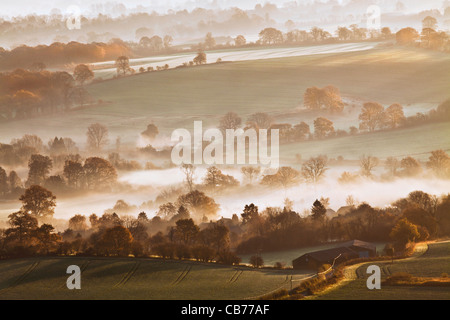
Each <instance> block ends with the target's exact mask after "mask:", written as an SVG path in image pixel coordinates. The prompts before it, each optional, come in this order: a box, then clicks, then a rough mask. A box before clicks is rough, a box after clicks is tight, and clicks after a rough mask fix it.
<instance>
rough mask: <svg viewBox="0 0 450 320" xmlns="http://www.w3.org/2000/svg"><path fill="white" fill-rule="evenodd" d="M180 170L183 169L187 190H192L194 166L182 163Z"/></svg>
mask: <svg viewBox="0 0 450 320" xmlns="http://www.w3.org/2000/svg"><path fill="white" fill-rule="evenodd" d="M181 171H183V173H184V175H185V177H186V184H187V185H188V187H189V192H192V191H193V190H194V174H195V167H194V166H193V165H192V164H186V163H183V165H182V166H181Z"/></svg>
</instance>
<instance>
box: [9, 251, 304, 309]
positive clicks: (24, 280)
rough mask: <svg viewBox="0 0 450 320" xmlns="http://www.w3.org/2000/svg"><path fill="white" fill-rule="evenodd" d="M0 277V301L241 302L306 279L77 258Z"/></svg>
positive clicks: (21, 263) (19, 265)
mask: <svg viewBox="0 0 450 320" xmlns="http://www.w3.org/2000/svg"><path fill="white" fill-rule="evenodd" d="M70 265H78V266H79V267H80V268H81V270H82V274H81V290H69V289H67V286H66V280H67V278H68V277H69V275H67V274H66V269H67V267H68V266H70ZM0 274H1V275H2V276H1V278H0V300H1V299H7V300H9V299H42V300H46V299H56V300H60V299H89V300H97V299H125V300H140V299H146V300H147V299H150V300H171V299H174V300H196V299H208V300H217V299H219V300H232V299H237V300H242V299H248V298H256V297H258V296H261V295H263V294H265V293H268V292H270V291H273V290H276V289H278V288H282V287H283V288H289V286H290V279H291V278H292V279H295V280H298V279H301V278H302V277H305V276H306V275H305V274H303V273H300V272H293V271H292V270H285V271H283V270H269V269H259V270H256V269H251V268H247V267H227V266H222V265H216V264H205V263H196V262H187V261H164V260H159V259H119V258H78V257H77V258H35V259H31V258H30V259H20V260H8V261H0Z"/></svg>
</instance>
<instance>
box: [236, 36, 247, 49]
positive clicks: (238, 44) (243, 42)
mask: <svg viewBox="0 0 450 320" xmlns="http://www.w3.org/2000/svg"><path fill="white" fill-rule="evenodd" d="M246 43H247V40H246V39H245V37H244V36H243V35H238V36H237V37H236V38H235V39H234V44H235V46H236V47H242V46H245V45H246Z"/></svg>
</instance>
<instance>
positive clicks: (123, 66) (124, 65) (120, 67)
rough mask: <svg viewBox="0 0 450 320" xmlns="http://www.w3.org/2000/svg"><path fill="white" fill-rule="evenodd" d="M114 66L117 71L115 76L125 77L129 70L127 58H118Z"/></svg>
mask: <svg viewBox="0 0 450 320" xmlns="http://www.w3.org/2000/svg"><path fill="white" fill-rule="evenodd" d="M114 66H115V67H116V69H117V74H121V73H122V75H126V74H127V72H128V71H129V70H130V59H129V58H128V57H127V56H120V57H118V58H117V59H116V62H115V64H114Z"/></svg>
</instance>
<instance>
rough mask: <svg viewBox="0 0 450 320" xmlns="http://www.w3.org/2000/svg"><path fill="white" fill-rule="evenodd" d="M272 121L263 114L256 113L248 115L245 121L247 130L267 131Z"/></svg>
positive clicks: (268, 116)
mask: <svg viewBox="0 0 450 320" xmlns="http://www.w3.org/2000/svg"><path fill="white" fill-rule="evenodd" d="M273 122H274V119H273V118H272V117H271V116H270V115H268V114H267V113H265V112H257V113H254V114H252V115H250V116H249V117H248V119H247V123H246V125H247V128H252V129H255V130H259V129H269V128H270V126H271V125H272V124H273Z"/></svg>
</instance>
